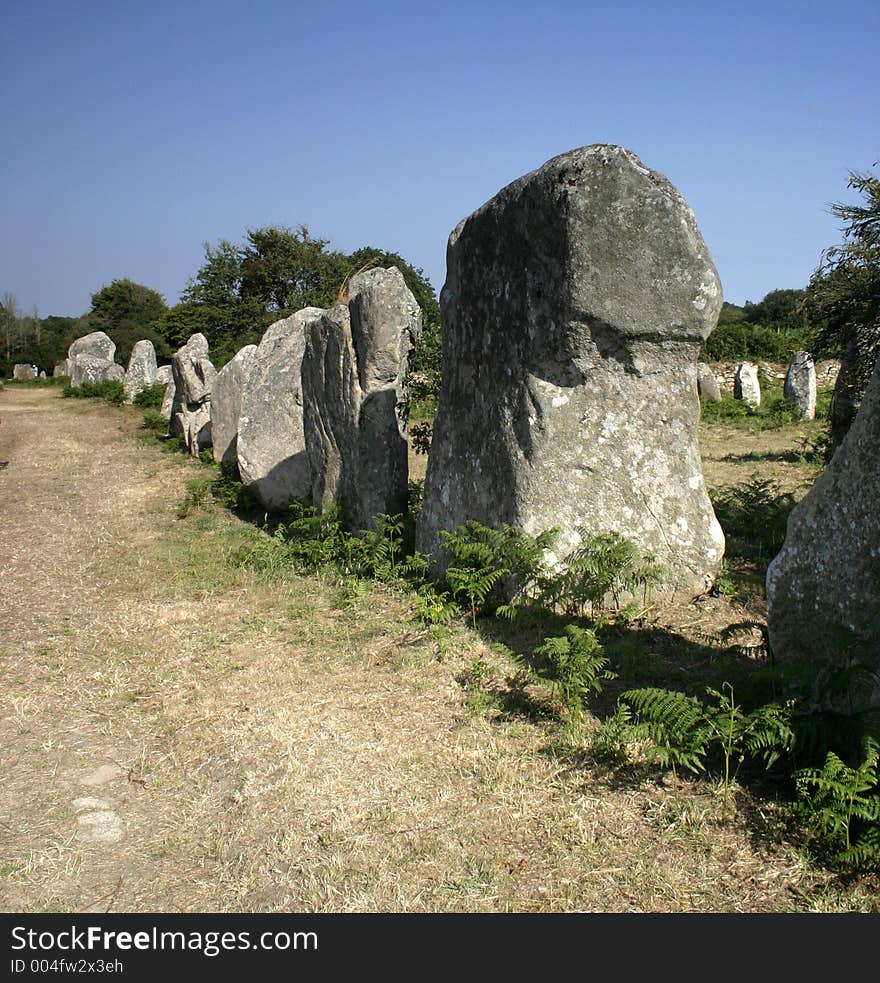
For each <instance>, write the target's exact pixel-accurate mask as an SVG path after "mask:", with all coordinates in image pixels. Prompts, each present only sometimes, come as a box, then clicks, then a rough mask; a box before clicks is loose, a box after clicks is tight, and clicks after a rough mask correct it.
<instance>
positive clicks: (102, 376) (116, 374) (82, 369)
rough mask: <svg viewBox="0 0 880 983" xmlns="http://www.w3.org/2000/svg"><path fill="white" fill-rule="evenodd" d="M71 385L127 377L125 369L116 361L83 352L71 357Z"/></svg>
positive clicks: (120, 380)
mask: <svg viewBox="0 0 880 983" xmlns="http://www.w3.org/2000/svg"><path fill="white" fill-rule="evenodd" d="M71 362H72V368H71V371H70V385H71V386H72V387H74V388H79V387H80V386H82V385H85V384H86V383H88V384H94V383H98V382H111V381H113V382H122V381H123V380H124V379H125V369H123V367H122V366H121V365H117V364H116V362H111V361H110V360H109V359H106V358H101V357H100V356H99V355H90V354H89V353H88V352H83V353H81V354H79V355H76V356H75V357H74V358H73V359H71Z"/></svg>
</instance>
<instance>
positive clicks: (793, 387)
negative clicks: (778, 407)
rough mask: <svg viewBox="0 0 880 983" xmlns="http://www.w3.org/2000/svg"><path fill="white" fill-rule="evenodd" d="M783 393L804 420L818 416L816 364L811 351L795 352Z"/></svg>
mask: <svg viewBox="0 0 880 983" xmlns="http://www.w3.org/2000/svg"><path fill="white" fill-rule="evenodd" d="M783 395H784V396H785V398H786V399H787V400H788V401H789V402H790V403H792V404H793V405H794V407H795V409H797V411H798V413H799V414H800V415H801V417H802V418H803V419H804V420H813V419H815V417H816V365H815V363H814V362H813V356H812V355H811V354H810V353H809V352H795V353H794V355H792V357H791V361H790V362H789V363H788V371H787V372H786V373H785V383H784V385H783Z"/></svg>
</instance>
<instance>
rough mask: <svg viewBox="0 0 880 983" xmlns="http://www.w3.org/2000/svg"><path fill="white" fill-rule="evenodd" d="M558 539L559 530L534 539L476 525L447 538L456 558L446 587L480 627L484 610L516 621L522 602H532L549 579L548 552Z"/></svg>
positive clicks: (445, 541) (444, 539) (447, 547)
mask: <svg viewBox="0 0 880 983" xmlns="http://www.w3.org/2000/svg"><path fill="white" fill-rule="evenodd" d="M555 536H556V531H555V530H548V531H547V532H544V533H541V534H540V535H539V536H537V537H532V536H529V535H528V533H525V532H523V531H522V530H520V529H514V528H513V527H512V526H510V525H508V524H507V523H504V524H503V525H502V527H501V528H500V529H493V528H491V527H489V526H484V525H483V524H482V523H480V522H477V521H475V520H470V521H469V522H466V523H465V524H464V525H462V526H459V527H458V528H457V529H456V530H454V531H453V532H449V531H448V530H447V531H444V532H441V534H440V537H441V542H442V545H443V548H444V549H445V550H446V551H447V552H448V553H449V556H450V560H449V565H448V566H447V568H446V583H447V585H448V587H449V589H450V591H451V593H452V596H453V597H454V598H455V599H457V600H459V601H462V602H465V601H466V602H467V606H468V610H469V611H470V614H471V620H472V622H473V623H474V625H476V621H477V611H478V610H479V611H480V612H482V613H487V614H489V613H494V612H495V611H497V610H499V609H502V610H501V611H500V613H502V614H507V615H510V614H512V613H513V610H514V608H515V605H516V603H517V601H520V600H524V599H525V598H527V597H528V596H529V592H530V589H532V588H534V587H536V585H537V581H538V580H539V578H541V577H542V576H543V575H545V573H546V571H545V568H544V551H545V550H547V549H549V548H550V547H551V546H552V544H553V541H554V539H555ZM507 602H511V603H507Z"/></svg>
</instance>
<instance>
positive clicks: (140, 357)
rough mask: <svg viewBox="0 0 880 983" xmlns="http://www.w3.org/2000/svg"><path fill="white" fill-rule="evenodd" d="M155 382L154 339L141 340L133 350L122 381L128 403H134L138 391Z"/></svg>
mask: <svg viewBox="0 0 880 983" xmlns="http://www.w3.org/2000/svg"><path fill="white" fill-rule="evenodd" d="M155 383H156V349H155V348H154V347H153V343H152V341H139V342H138V343H137V344H136V345H135V346H134V348H132V350H131V357H130V358H129V360H128V369H127V370H126V373H125V380H124V381H123V383H122V387H123V389H124V390H125V401H126V403H133V402H134V398H135V396H137V394H138V393H140V392H143V390H144V389H146V388H147V386H152V385H155Z"/></svg>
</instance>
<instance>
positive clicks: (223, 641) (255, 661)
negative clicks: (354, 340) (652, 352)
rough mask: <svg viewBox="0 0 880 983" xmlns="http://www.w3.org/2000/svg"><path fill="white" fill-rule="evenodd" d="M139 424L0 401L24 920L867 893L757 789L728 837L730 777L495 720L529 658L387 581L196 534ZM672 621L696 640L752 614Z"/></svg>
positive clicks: (1, 727) (551, 724) (18, 878)
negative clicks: (485, 689) (662, 772)
mask: <svg viewBox="0 0 880 983" xmlns="http://www.w3.org/2000/svg"><path fill="white" fill-rule="evenodd" d="M140 418H141V417H140V414H139V413H138V412H137V411H135V410H133V409H130V408H119V409H117V408H112V407H108V406H105V405H102V404H93V403H91V402H90V401H74V400H63V399H61V398H60V397H59V395H58V393H57V392H54V391H51V390H40V389H30V390H29V389H23V388H16V387H11V386H10V387H7V388H6V389H5V390H4V391H3V392H0V460H2V461H7V462H8V464H7V466H6V467H5V468H3V469H2V470H0V528H2V541H0V585H2V605H0V659H2V666H3V679H4V687H3V691H2V695H0V742H2V743H0V767H2V774H3V775H4V792H5V797H4V803H3V805H2V806H0V907H2V908H3V910H7V911H46V910H51V911H304V912H309V911H394V912H403V911H496V912H505V911H584V912H599V911H602V912H636V911H744V912H763V911H768V912H769V911H790V910H804V909H806V910H840V909H850V908H855V909H865V908H868V907H870V905H871V904H872V903H873V901H872V899H871V898H870V896H868V895H867V894H866V891H865V889H863V888H858V887H856V888H849V889H843V888H840V887H838V886H837V885H836V884H835V882H833V881H832V880H831V879H830V878H828V877H827V876H826V875H824V874H822V873H821V872H818V871H814V870H811V869H809V868H808V867H807V866H806V864H805V863H804V861H803V860H802V859H801V858H800V856H799V855H798V854H797V852H796V851H795V850H794V848H793V847H792V845H791V844H789V843H788V842H786V840H785V838H784V836H783V835H782V834H781V833H780V832H779V828H778V827H777V826H776V825H775V820H774V817H773V815H772V810H771V811H767V810H766V809H765V810H763V811H762V807H759V806H758V805H757V804H756V803H755V802H754V801H753V800H752V798H751V795H750V794H749V793H748V792H747V791H746V790H745V789H737V791H736V793H735V796H736V809H735V810H734V815H733V817H732V818H729V819H728V820H727V821H726V822H724V823H722V822H721V821H720V796H719V794H718V790H717V789H715V788H713V787H711V786H707V785H705V784H700V783H688V782H684V783H679V785H678V786H677V787H675V788H672V787H671V786H670V784H669V783H668V782H667V781H665V780H663V779H662V778H658V777H657V776H656V775H652V774H647V773H646V774H641V775H633V778H632V781H631V782H629V783H627V784H621V783H619V782H611V781H610V780H609V778H608V777H607V775H605V774H603V773H602V772H601V771H600V770H598V769H596V768H595V767H593V766H592V765H591V764H590V763H589V761H587V760H586V759H584V757H583V756H582V755H580V754H579V753H578V751H577V748H572V747H571V746H570V745H566V743H565V741H564V740H562V739H561V737H560V728H559V726H558V723H557V722H556V721H554V720H553V719H551V718H550V717H549V716H545V717H542V716H541V715H539V714H533V715H528V714H523V715H519V716H517V715H503V714H485V713H475V712H473V708H472V707H471V706H470V705H469V704H468V700H467V693H466V691H465V688H464V687H463V686H462V685H461V678H462V673H463V672H464V670H465V669H466V667H467V666H469V665H470V664H472V663H473V662H474V660H475V659H477V658H480V659H482V660H484V661H486V662H488V663H490V664H492V665H494V666H497V668H498V671H499V672H500V673H505V672H509V671H510V670H511V667H510V665H509V662H506V661H505V656H504V654H503V652H501V650H499V648H498V647H497V646H496V645H495V644H494V643H493V642H492V641H491V640H490V639H488V638H486V637H481V636H480V635H478V634H477V633H475V632H472V631H470V630H469V629H467V628H466V627H464V626H456V627H453V628H450V629H445V630H444V631H442V632H439V633H437V632H433V633H432V632H431V631H430V630H428V629H427V628H426V627H425V626H423V625H421V624H419V623H418V622H417V621H415V620H414V618H413V609H412V601H411V599H410V598H408V597H407V596H406V595H404V594H397V593H395V592H394V591H393V590H391V589H389V588H382V587H365V586H363V585H357V584H353V583H351V582H347V581H344V580H340V578H338V577H336V576H334V575H332V574H330V573H327V574H325V575H323V576H311V577H298V576H296V577H290V578H287V579H285V580H283V581H277V580H276V581H271V582H270V581H262V580H261V579H260V578H259V577H257V576H255V575H254V574H253V573H249V572H247V571H243V570H240V569H237V568H236V567H235V566H233V565H231V564H230V563H229V562H228V556H229V554H230V553H231V552H232V551H233V550H235V548H236V547H237V546H239V545H241V544H242V543H246V542H248V541H249V540H250V539H252V538H253V537H255V536H259V535H261V534H260V533H259V532H258V531H256V530H255V529H254V528H252V527H250V526H248V525H246V524H244V523H242V522H240V521H239V520H237V519H235V517H233V516H231V515H230V514H228V513H226V512H224V511H223V510H219V509H212V508H209V509H205V510H202V511H197V512H194V513H193V514H191V515H189V516H188V517H187V518H184V519H181V518H178V515H177V507H178V504H179V503H180V501H181V500H182V499H183V497H184V493H185V482H186V480H187V479H188V478H192V477H195V476H199V475H202V474H203V473H204V469H202V468H201V466H200V465H198V464H197V463H195V462H190V461H188V460H187V459H186V458H184V457H182V456H177V455H169V454H164V453H162V452H161V451H160V450H159V449H157V448H155V447H150V446H144V445H143V444H141V443H138V441H137V440H136V439H135V437H136V434H137V430H138V426H139V422H140ZM722 446H724V441H723V440H720V439H719V442H718V444H717V446H716V445H714V444H711V443H707V444H706V445H704V447H705V449H706V450H707V453H708V457H709V460H710V464H712V461H711V455H712V454H713V453H720V449H721V448H722ZM421 460H422V461H424V458H421ZM715 463H718V464H719V465H720V464H721V463H722V462H720V461H719V462H715ZM728 463H729V462H728ZM725 466H726V465H725ZM792 480H793V478H792ZM665 616H666V617H667V618H668V620H669V626H670V627H669V631H680V632H681V633H682V638H683V639H684V638H686V634H687V631H688V630H689V629H688V628H687V625H688V624H689V623H690V622H694V621H701V622H705V621H707V620H708V622H711V624H712V625H717V624H723V623H725V621H726V623H728V624H729V623H730V622H732V621H734V620H739V619H740V618H741V617H742V613H741V610H740V609H739V608H738V607H737V605H736V603H735V602H732V601H730V599H728V598H708V599H705V601H704V602H703V607H702V608H700V607H696V608H693V607H691V606H687V605H683V606H682V607H681V609H680V610H673V609H669V610H668V611H667V612H665ZM691 627H692V628H693V626H691ZM695 637H696V636H695Z"/></svg>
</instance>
